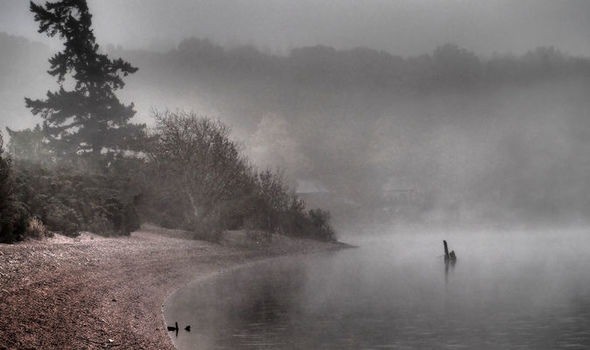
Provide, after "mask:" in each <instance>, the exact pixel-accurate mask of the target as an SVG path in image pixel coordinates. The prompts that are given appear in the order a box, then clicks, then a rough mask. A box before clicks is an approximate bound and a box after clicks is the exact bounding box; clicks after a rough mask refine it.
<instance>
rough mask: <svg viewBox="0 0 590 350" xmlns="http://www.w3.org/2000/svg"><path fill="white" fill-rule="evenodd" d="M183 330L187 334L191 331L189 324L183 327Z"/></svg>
mask: <svg viewBox="0 0 590 350" xmlns="http://www.w3.org/2000/svg"><path fill="white" fill-rule="evenodd" d="M184 330H185V331H187V332H190V331H191V325H190V324H189V325H188V326H186V327H184Z"/></svg>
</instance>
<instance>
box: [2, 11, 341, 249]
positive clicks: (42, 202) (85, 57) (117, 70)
mask: <svg viewBox="0 0 590 350" xmlns="http://www.w3.org/2000/svg"><path fill="white" fill-rule="evenodd" d="M31 11H32V12H33V13H34V17H35V21H37V22H39V28H40V30H39V32H40V33H46V34H47V35H48V36H50V37H57V38H59V39H61V40H63V41H64V43H65V45H64V48H63V50H62V51H59V52H57V53H55V54H53V56H51V57H50V58H49V66H50V69H49V70H48V71H47V73H48V74H49V75H50V76H52V77H53V78H54V79H56V80H57V83H58V89H57V90H54V91H51V90H49V91H48V92H47V93H46V98H44V99H33V98H29V97H26V98H25V99H24V102H25V105H26V107H27V108H28V109H30V111H31V112H32V114H33V115H35V116H37V117H40V119H41V120H40V121H39V123H38V124H37V126H36V127H34V128H28V129H22V130H13V129H10V128H7V132H8V134H9V136H10V142H9V144H8V146H7V148H8V152H7V153H5V152H4V149H3V147H2V143H1V142H0V151H1V152H0V153H1V155H0V196H1V198H0V242H14V241H19V240H22V239H24V238H26V237H42V236H45V235H49V234H51V233H52V232H60V233H62V234H66V235H77V234H79V232H81V231H92V232H95V233H98V234H102V235H126V234H129V233H130V232H131V231H133V230H135V229H137V228H138V227H139V224H140V222H142V221H148V220H149V221H150V222H152V223H156V224H160V225H162V226H165V227H172V228H183V229H187V230H191V231H192V232H194V234H195V238H201V239H207V240H211V241H217V240H218V239H219V237H220V234H221V232H222V231H223V230H227V229H247V230H263V231H267V232H278V233H283V234H287V235H295V236H302V237H310V238H315V239H320V240H327V241H331V240H334V239H335V236H334V231H333V229H332V227H331V226H330V224H329V222H328V220H329V213H328V212H326V211H323V210H320V209H312V210H307V209H306V207H305V203H304V202H303V201H302V200H301V199H300V198H298V197H297V196H296V195H295V194H294V192H293V191H292V190H291V189H290V188H289V187H288V186H287V185H286V184H285V182H284V180H283V179H282V177H281V174H280V173H279V172H273V171H270V170H265V171H259V170H257V169H256V168H255V167H253V166H252V165H251V164H250V163H249V161H248V160H247V159H246V158H245V157H244V155H243V154H242V153H241V152H240V150H239V147H238V146H237V145H236V143H235V142H234V141H232V140H231V139H230V129H229V128H228V127H227V126H226V125H225V124H223V123H221V122H219V121H216V120H213V119H210V118H207V117H202V116H197V115H195V114H194V113H185V112H174V113H171V112H164V113H159V112H154V116H153V117H154V119H155V126H154V127H153V128H151V129H148V128H146V126H145V125H144V124H138V123H133V122H132V121H131V118H132V117H133V116H134V114H135V110H134V104H133V103H129V104H126V103H124V102H122V101H120V100H119V99H118V97H117V94H116V93H115V92H116V91H117V90H120V89H122V88H123V87H124V86H125V83H124V78H125V77H127V76H128V75H131V74H133V73H135V72H136V71H137V67H134V66H132V65H131V64H130V63H129V62H127V61H125V60H123V59H120V58H118V59H112V58H110V57H109V56H108V55H107V54H105V53H103V52H102V51H101V50H100V47H99V45H98V44H97V43H96V38H95V37H94V34H93V31H92V28H91V23H92V22H91V18H92V16H91V14H90V12H89V9H88V6H87V5H86V3H85V2H84V1H82V2H75V3H70V2H56V3H48V4H46V5H45V6H40V5H36V4H34V3H31ZM2 40H3V41H7V42H2V43H1V44H2V45H3V47H4V46H6V47H11V44H14V45H12V47H13V48H15V51H11V50H8V51H9V52H11V54H13V55H12V56H10V55H9V58H8V59H7V60H4V61H3V64H2V70H3V71H4V70H11V66H10V65H11V64H14V63H15V62H14V58H15V57H18V56H19V55H20V54H22V53H23V52H22V51H19V50H20V49H23V48H24V50H25V51H27V50H29V49H31V50H33V51H34V48H35V46H31V47H29V46H28V43H27V42H26V41H23V40H21V39H17V38H11V37H7V36H3V37H2ZM3 52H4V51H3ZM26 55H28V56H34V54H33V53H32V52H28V53H26ZM11 57H12V58H11ZM4 58H6V57H4ZM7 62H8V64H6V63H7ZM2 90H3V91H4V90H8V89H7V88H6V87H2ZM0 140H1V139H0Z"/></svg>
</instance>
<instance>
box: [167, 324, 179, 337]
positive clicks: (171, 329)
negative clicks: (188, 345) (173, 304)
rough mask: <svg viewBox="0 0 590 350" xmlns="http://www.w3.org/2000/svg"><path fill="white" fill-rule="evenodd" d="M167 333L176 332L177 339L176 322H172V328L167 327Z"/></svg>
mask: <svg viewBox="0 0 590 350" xmlns="http://www.w3.org/2000/svg"><path fill="white" fill-rule="evenodd" d="M168 331H169V332H176V336H177V337H178V322H174V327H172V326H168Z"/></svg>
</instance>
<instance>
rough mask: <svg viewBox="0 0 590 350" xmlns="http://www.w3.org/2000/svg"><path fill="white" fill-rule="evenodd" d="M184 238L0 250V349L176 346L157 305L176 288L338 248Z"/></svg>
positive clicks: (52, 242)
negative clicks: (255, 263)
mask: <svg viewBox="0 0 590 350" xmlns="http://www.w3.org/2000/svg"><path fill="white" fill-rule="evenodd" d="M236 236H238V238H240V237H239V236H240V234H239V233H237V234H236ZM187 238H188V234H187V233H184V232H182V231H174V230H165V229H161V228H157V227H151V226H146V227H143V228H142V229H141V230H139V231H137V232H134V233H132V234H131V236H129V237H120V238H102V237H98V236H94V235H91V234H83V235H82V236H81V237H79V238H77V239H70V238H65V237H61V236H57V237H55V238H52V239H49V240H46V241H40V242H39V241H30V242H25V243H20V244H16V245H0V300H2V302H1V303H0V314H2V317H1V318H0V349H23V348H39V349H50V348H60V349H105V348H119V349H131V348H132V349H174V347H173V344H172V342H171V340H170V338H169V336H168V334H167V331H166V329H165V325H164V323H163V318H162V308H161V307H162V303H163V302H164V300H165V299H166V297H167V296H169V295H170V294H172V293H173V292H174V291H175V290H177V289H178V288H180V287H182V286H183V285H186V284H187V283H189V282H190V281H193V280H195V279H199V278H203V277H204V276H208V275H212V274H215V273H219V272H221V271H223V270H225V269H230V268H232V267H235V266H238V265H240V264H245V263H249V262H253V261H256V260H260V259H265V258H270V257H273V256H280V255H287V254H297V253H308V252H314V251H322V250H330V249H339V248H341V247H342V245H340V244H337V243H321V242H317V241H311V240H299V239H290V238H287V237H283V236H273V239H272V240H271V242H270V243H265V244H260V245H256V244H247V245H246V244H242V243H243V242H242V241H241V240H240V239H237V240H229V242H226V243H225V244H213V243H209V242H204V241H195V240H190V239H187Z"/></svg>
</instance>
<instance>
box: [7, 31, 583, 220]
mask: <svg viewBox="0 0 590 350" xmlns="http://www.w3.org/2000/svg"><path fill="white" fill-rule="evenodd" d="M0 40H2V41H3V45H4V46H5V47H13V48H14V50H12V51H10V50H7V51H3V53H2V58H1V60H0V62H1V64H0V69H1V70H2V72H7V73H8V72H10V74H13V75H14V74H16V73H15V71H20V72H23V74H25V75H21V76H26V74H29V75H30V79H21V80H23V83H22V84H23V85H22V86H18V85H14V84H12V85H11V87H8V86H4V87H2V91H4V94H5V96H4V97H3V98H4V99H6V100H7V103H6V106H8V107H9V109H10V106H13V105H14V107H13V108H12V110H13V112H10V111H9V112H8V113H7V114H6V116H7V117H8V118H12V120H15V121H21V120H22V123H21V122H17V123H16V125H18V126H19V127H21V128H22V127H24V126H27V125H32V124H33V123H34V122H35V120H33V119H32V118H31V117H30V116H24V117H21V115H23V112H22V110H24V106H23V105H22V103H21V102H20V101H22V100H20V99H21V98H22V96H23V95H24V94H29V95H34V96H42V94H43V91H44V89H45V86H49V84H50V82H49V83H48V82H47V81H45V79H46V77H45V76H43V75H41V74H38V73H34V74H33V73H31V72H39V71H41V70H40V69H39V68H38V66H33V62H31V66H29V67H28V68H27V67H26V65H21V64H22V61H19V60H18V57H21V56H26V57H29V60H31V61H33V60H37V59H38V57H39V56H42V57H46V55H48V51H49V50H48V48H46V47H44V46H43V45H40V44H34V43H31V42H28V41H26V40H24V39H21V38H15V37H9V36H6V35H2V36H0ZM8 51H10V52H11V54H10V55H8V54H4V52H8ZM31 52H39V53H40V55H32V54H31ZM104 52H107V53H109V55H113V56H120V57H123V58H125V59H127V60H129V61H130V62H133V64H135V65H137V66H138V67H140V69H139V71H138V72H137V73H135V74H133V75H131V76H129V77H128V79H127V84H128V85H127V86H126V87H125V89H123V90H121V92H120V95H121V97H122V100H125V101H133V102H135V107H136V109H137V110H138V112H139V113H138V114H137V115H136V116H135V118H134V120H136V121H138V122H142V123H147V124H148V125H154V121H153V117H152V114H153V113H152V112H151V110H152V109H153V108H156V109H159V110H167V109H169V108H172V109H173V110H174V109H175V108H179V110H180V111H182V110H189V111H190V110H195V111H199V113H204V114H207V115H209V116H211V117H212V118H213V119H218V118H219V119H222V120H223V121H224V123H226V124H229V125H232V126H233V133H232V135H231V139H232V142H235V143H236V146H238V148H240V149H241V150H242V151H243V155H244V156H245V157H248V158H249V159H250V160H251V162H252V163H253V164H255V165H256V166H258V167H261V168H263V169H264V168H271V169H275V168H277V167H279V168H282V169H283V174H284V179H285V182H286V183H288V184H293V183H296V182H298V181H299V180H302V182H310V183H313V184H315V185H316V186H313V187H314V188H316V189H317V188H321V189H322V191H321V192H322V193H320V195H323V196H324V197H328V196H329V197H331V198H329V199H327V200H326V198H320V200H319V201H317V198H310V199H309V201H311V202H314V203H315V202H317V203H322V204H323V203H325V204H326V205H328V206H329V207H330V208H332V209H333V214H334V216H335V219H338V220H341V219H353V220H356V219H357V216H355V215H351V213H353V212H354V213H359V212H362V213H363V214H367V215H374V214H376V213H382V214H383V216H384V217H385V218H387V219H390V218H393V219H394V220H406V219H408V220H438V219H439V218H445V219H446V220H453V221H460V220H464V219H467V220H484V219H485V220H491V221H507V222H509V221H510V220H512V219H515V220H516V219H517V220H529V219H530V220H537V219H539V218H541V219H543V220H549V221H555V220H561V219H563V220H571V219H576V220H578V219H579V220H584V218H585V217H586V216H587V213H588V211H589V210H590V202H588V200H587V198H588V196H587V195H586V194H587V190H586V189H585V183H587V180H588V175H587V174H589V173H590V172H589V171H590V165H589V164H588V163H587V161H586V160H585V158H586V156H585V155H586V153H587V151H588V150H589V149H590V143H589V142H588V141H587V140H589V138H588V137H587V136H588V135H585V134H584V130H586V128H585V127H584V126H586V125H587V123H588V118H587V111H588V109H589V108H590V106H589V102H588V99H587V98H586V96H587V93H588V92H590V84H589V83H590V60H589V59H587V58H584V57H573V56H571V55H568V54H567V53H563V52H560V51H559V50H558V49H556V48H553V47H540V48H533V49H531V50H530V51H528V52H527V53H524V54H522V55H511V54H496V55H492V56H490V57H482V56H479V55H477V54H476V53H473V52H470V51H469V50H467V49H464V48H461V47H458V46H456V45H453V44H446V45H442V46H440V47H438V48H435V49H434V50H433V51H432V52H431V53H428V54H424V55H421V56H413V57H401V56H396V55H394V54H392V53H388V52H384V51H380V50H375V49H370V48H356V49H348V50H337V49H334V48H331V47H327V46H315V47H303V48H295V49H293V50H291V51H290V52H289V53H288V54H287V55H276V54H270V53H266V52H264V51H261V50H259V49H257V48H254V47H251V46H242V47H223V46H221V45H217V44H215V43H212V42H211V41H209V40H206V39H196V38H191V39H186V40H184V41H183V42H181V43H180V44H179V45H178V47H177V48H176V49H174V50H171V51H168V52H150V51H129V50H124V49H122V48H117V47H112V46H108V47H106V49H105V51H104ZM30 57H35V58H30ZM24 62H27V61H24ZM41 66H42V65H41ZM5 81H6V80H5ZM5 84H8V83H5ZM25 87H26V88H27V89H24V88H25ZM35 94H36V95H35ZM15 101H16V102H15ZM24 111H25V113H26V110H24ZM11 113H12V114H11ZM566 140H567V141H566ZM568 169H569V170H571V171H569V170H568ZM562 174H563V175H562ZM500 175H503V176H500ZM312 197H313V196H312ZM316 197H318V196H316Z"/></svg>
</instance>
